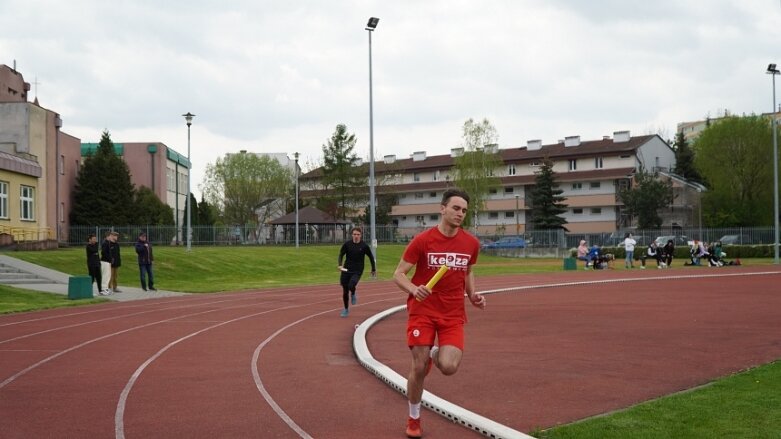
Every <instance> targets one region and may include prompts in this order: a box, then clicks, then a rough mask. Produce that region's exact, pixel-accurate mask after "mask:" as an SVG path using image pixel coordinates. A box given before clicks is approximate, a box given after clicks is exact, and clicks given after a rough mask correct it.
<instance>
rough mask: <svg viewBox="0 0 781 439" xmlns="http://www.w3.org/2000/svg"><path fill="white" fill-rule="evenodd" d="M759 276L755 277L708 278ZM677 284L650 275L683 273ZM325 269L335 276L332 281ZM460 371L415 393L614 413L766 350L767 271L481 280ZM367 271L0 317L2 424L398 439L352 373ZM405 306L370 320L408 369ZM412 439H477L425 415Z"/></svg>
mask: <svg viewBox="0 0 781 439" xmlns="http://www.w3.org/2000/svg"><path fill="white" fill-rule="evenodd" d="M752 271H753V272H759V271H774V274H764V275H756V276H727V277H707V276H709V275H717V274H718V275H725V274H745V273H750V272H752ZM689 275H693V276H695V277H693V278H688V279H677V280H676V279H667V280H663V279H652V278H653V277H657V276H689ZM336 278H337V276H335V279H336ZM622 278H635V279H638V278H644V279H641V280H639V281H632V282H615V283H600V284H583V285H571V286H560V287H549V288H542V289H529V290H521V291H516V292H512V293H509V292H508V293H500V294H492V295H490V296H489V297H488V308H487V309H486V310H485V311H484V312H480V311H477V310H470V324H469V325H468V326H467V347H466V354H465V356H464V362H463V363H462V368H461V370H460V371H459V373H458V374H456V375H455V376H453V377H444V376H442V375H440V374H437V373H436V372H433V373H432V375H431V376H430V377H429V379H428V380H427V382H426V388H427V389H428V390H429V391H431V392H433V393H435V394H437V395H438V396H440V397H443V398H445V399H448V400H450V401H451V402H453V403H455V404H458V405H461V406H463V407H465V408H467V409H469V410H472V411H475V412H478V413H480V414H482V415H484V416H486V417H489V418H491V419H494V420H495V421H497V422H500V423H503V424H506V425H508V426H510V427H512V428H515V429H517V430H521V431H529V430H530V429H532V428H533V427H548V426H552V425H556V424H558V423H566V422H570V421H573V420H576V419H580V418H583V417H587V416H591V415H595V414H599V413H604V412H607V411H610V410H615V409H619V408H622V407H626V406H628V405H631V404H633V403H636V402H640V401H644V400H647V399H650V398H654V397H657V396H661V395H665V394H669V393H672V392H675V391H679V390H683V389H687V388H691V387H694V386H697V385H700V384H704V383H706V382H708V381H710V380H711V379H713V378H716V377H719V376H723V375H726V374H729V373H732V372H736V371H739V370H742V369H745V368H747V367H751V366H755V365H758V364H762V363H767V362H769V361H772V360H775V359H778V358H781V335H780V334H781V294H778V293H779V290H780V288H779V287H778V283H779V281H781V271H779V270H778V269H777V268H775V267H773V268H771V267H759V268H748V267H739V268H732V267H730V268H722V269H710V270H709V269H707V268H691V269H680V270H646V271H636V272H632V273H627V272H612V271H606V272H569V273H558V274H548V275H536V276H528V275H527V276H496V277H491V278H479V279H478V282H477V283H478V288H479V289H480V290H489V289H495V288H505V287H517V286H529V285H544V284H551V283H558V282H573V281H594V280H604V279H622ZM404 299H405V298H404V296H402V295H401V294H400V293H399V292H398V291H397V290H396V288H395V287H394V286H393V285H392V284H391V283H390V282H372V281H369V280H365V281H364V282H362V283H361V285H359V306H357V307H353V308H351V315H350V317H349V318H347V319H342V318H339V317H338V311H339V309H340V308H341V290H340V288H338V287H337V286H313V287H306V288H289V289H275V290H264V291H258V292H252V293H237V294H218V295H198V296H188V297H184V298H169V299H159V300H148V301H139V302H132V303H130V302H125V303H112V304H105V305H99V306H91V307H81V308H72V309H59V310H52V311H43V312H36V313H26V314H16V315H6V316H1V317H0V432H2V433H1V434H0V436H2V437H4V438H31V437H111V436H116V437H129V438H130V437H139V438H140V437H144V438H146V437H167V438H170V437H188V438H213V437H263V438H288V437H289V438H294V437H310V436H311V437H316V438H334V437H342V438H353V437H354V438H368V437H371V438H386V437H387V438H397V437H404V435H403V424H404V421H405V418H406V413H407V404H406V400H405V398H404V397H403V396H401V395H400V394H397V393H395V392H394V391H392V390H391V389H390V388H388V387H387V386H386V385H385V384H383V383H382V382H381V381H380V380H378V379H377V378H375V377H374V376H373V375H371V374H370V373H368V372H367V371H365V370H363V369H362V368H361V367H360V366H359V365H358V363H357V362H356V361H355V358H354V356H353V353H352V346H351V337H352V333H353V327H354V325H355V324H356V323H359V322H361V321H363V320H364V319H365V318H366V317H368V316H370V315H372V314H375V313H376V312H378V311H381V310H384V309H387V308H389V307H391V306H395V305H399V304H402V303H404ZM404 321H405V316H404V315H403V314H397V315H395V316H392V317H391V318H389V319H386V320H384V321H383V322H381V323H380V324H379V325H377V326H375V328H373V329H372V330H371V331H370V332H369V346H370V348H371V350H372V353H373V355H374V356H375V357H376V358H377V359H378V360H380V361H382V362H384V363H386V364H388V365H389V366H390V367H392V368H393V369H395V370H396V371H397V372H399V373H400V374H402V375H406V370H407V367H408V362H409V352H408V350H407V348H406V346H404ZM423 426H424V433H425V437H427V438H436V437H450V438H454V437H458V438H464V437H477V434H476V433H473V432H471V431H469V430H466V429H464V428H462V427H460V426H458V425H455V424H452V423H450V422H449V421H447V420H445V419H444V418H441V417H439V416H438V415H435V414H433V413H424V418H423Z"/></svg>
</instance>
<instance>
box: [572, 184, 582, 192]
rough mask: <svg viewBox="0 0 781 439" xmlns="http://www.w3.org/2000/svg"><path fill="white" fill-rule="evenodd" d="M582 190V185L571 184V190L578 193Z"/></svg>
mask: <svg viewBox="0 0 781 439" xmlns="http://www.w3.org/2000/svg"><path fill="white" fill-rule="evenodd" d="M581 189H583V183H572V190H573V191H579V190H581Z"/></svg>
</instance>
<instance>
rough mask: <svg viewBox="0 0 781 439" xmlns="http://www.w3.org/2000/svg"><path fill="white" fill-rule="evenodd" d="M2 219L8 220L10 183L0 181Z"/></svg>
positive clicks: (0, 216)
mask: <svg viewBox="0 0 781 439" xmlns="http://www.w3.org/2000/svg"><path fill="white" fill-rule="evenodd" d="M0 218H3V219H8V182H5V181H0Z"/></svg>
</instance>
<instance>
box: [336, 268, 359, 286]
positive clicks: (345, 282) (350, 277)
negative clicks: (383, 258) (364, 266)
mask: <svg viewBox="0 0 781 439" xmlns="http://www.w3.org/2000/svg"><path fill="white" fill-rule="evenodd" d="M361 274H363V273H357V272H352V271H343V272H342V277H341V278H340V279H339V283H340V284H341V285H342V286H343V287H346V288H348V289H353V288H355V287H356V286H357V285H358V281H359V280H361Z"/></svg>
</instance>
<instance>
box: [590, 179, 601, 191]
mask: <svg viewBox="0 0 781 439" xmlns="http://www.w3.org/2000/svg"><path fill="white" fill-rule="evenodd" d="M589 187H590V188H591V189H599V188H600V187H602V183H601V182H599V181H592V182H591V183H589Z"/></svg>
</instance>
